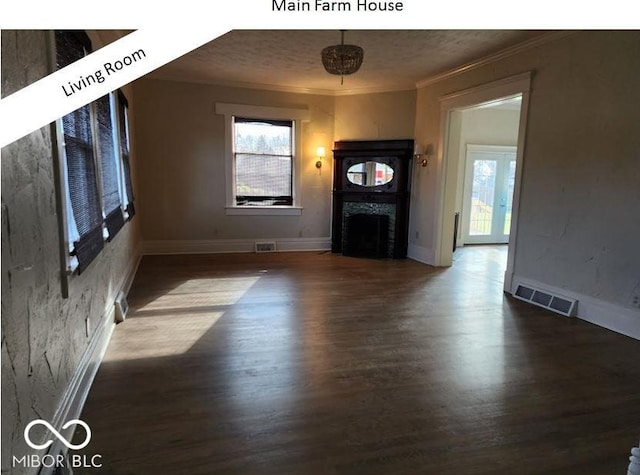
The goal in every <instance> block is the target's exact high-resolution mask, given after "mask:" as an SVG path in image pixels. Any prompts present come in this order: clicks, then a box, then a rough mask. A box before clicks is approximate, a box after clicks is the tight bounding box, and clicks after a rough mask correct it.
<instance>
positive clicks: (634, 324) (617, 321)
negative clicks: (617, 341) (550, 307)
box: [509, 275, 640, 340]
mask: <svg viewBox="0 0 640 475" xmlns="http://www.w3.org/2000/svg"><path fill="white" fill-rule="evenodd" d="M512 282H513V285H512V286H511V290H510V291H509V293H510V294H512V295H513V293H514V292H515V291H516V288H517V287H518V284H520V283H522V284H524V285H528V286H531V287H534V288H538V289H540V290H544V291H548V292H551V293H555V294H559V295H566V296H567V297H571V298H574V299H576V300H577V301H578V310H577V314H576V317H578V318H579V319H581V320H585V321H587V322H589V323H593V324H594V325H598V326H600V327H604V328H607V329H608V330H612V331H614V332H616V333H620V334H622V335H625V336H628V337H631V338H635V339H636V340H640V311H638V310H635V309H632V308H627V307H623V306H621V305H616V304H613V303H610V302H606V301H604V300H600V299H597V298H594V297H589V296H587V295H583V294H580V293H577V292H571V291H570V290H567V289H562V288H559V287H555V286H552V285H548V284H544V283H542V282H538V281H536V280H532V279H527V278H525V277H520V276H518V275H514V276H513V280H512Z"/></svg>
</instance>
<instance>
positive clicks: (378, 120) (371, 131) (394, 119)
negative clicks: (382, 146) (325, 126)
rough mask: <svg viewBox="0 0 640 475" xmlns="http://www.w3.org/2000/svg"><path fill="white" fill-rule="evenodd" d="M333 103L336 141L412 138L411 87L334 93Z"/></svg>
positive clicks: (413, 106) (413, 103) (413, 96)
mask: <svg viewBox="0 0 640 475" xmlns="http://www.w3.org/2000/svg"><path fill="white" fill-rule="evenodd" d="M335 103H336V106H335V117H336V120H335V133H334V135H335V139H336V140H393V139H410V138H413V133H414V128H415V114H416V91H415V90H411V91H396V92H384V93H376V94H356V95H349V96H337V97H336V98H335Z"/></svg>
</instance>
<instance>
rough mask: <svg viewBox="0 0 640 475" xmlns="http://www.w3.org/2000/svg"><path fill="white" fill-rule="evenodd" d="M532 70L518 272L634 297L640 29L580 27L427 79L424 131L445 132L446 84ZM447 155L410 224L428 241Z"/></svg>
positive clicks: (420, 112)
mask: <svg viewBox="0 0 640 475" xmlns="http://www.w3.org/2000/svg"><path fill="white" fill-rule="evenodd" d="M524 71H533V73H534V74H533V80H532V88H531V89H532V91H531V101H530V108H529V115H528V127H527V136H526V145H525V149H524V164H523V179H522V193H521V201H520V218H519V232H518V237H517V245H516V254H515V269H514V270H515V273H516V274H517V275H519V276H523V277H526V278H530V279H533V280H535V281H539V282H542V283H546V284H548V285H551V286H555V287H558V288H561V289H567V290H569V291H572V292H577V293H580V294H583V295H587V296H590V297H594V298H597V299H599V300H602V301H605V302H610V303H613V304H617V305H619V306H622V307H626V308H630V307H631V302H632V298H633V296H634V295H638V294H640V275H639V274H638V269H640V252H638V244H637V242H638V236H640V219H638V216H640V186H638V183H640V159H639V155H638V150H640V134H638V130H640V108H638V106H637V105H638V104H639V103H640V88H638V87H637V78H638V77H640V33H638V32H633V31H616V32H606V31H599V32H576V33H574V34H571V35H570V36H567V37H564V38H562V39H559V40H556V41H553V42H550V43H547V44H544V45H541V46H539V47H537V48H535V49H531V50H529V51H526V52H523V53H520V54H518V55H515V56H511V57H508V58H505V59H502V60H500V61H498V62H496V63H493V64H490V65H486V66H483V67H480V68H477V69H474V70H472V71H469V72H467V73H464V74H461V75H458V76H455V77H453V78H451V79H447V80H443V81H440V82H437V83H434V84H431V85H429V86H426V87H422V88H420V89H419V90H418V97H417V115H416V135H417V136H421V135H424V136H425V137H426V139H427V140H428V141H429V142H432V143H434V144H438V137H439V134H440V108H439V98H440V97H441V96H443V95H446V94H450V93H453V92H456V91H461V90H464V89H468V88H471V87H474V86H478V85H481V84H486V83H488V82H490V81H493V80H497V79H501V78H504V77H508V76H511V75H515V74H519V73H522V72H524ZM441 167H442V164H441V163H436V162H434V164H433V167H428V169H427V170H425V172H423V173H421V174H420V176H419V177H418V180H417V183H416V184H417V187H414V190H415V189H416V188H417V189H419V193H420V194H421V195H422V196H421V197H420V199H419V200H416V199H413V204H414V207H413V210H412V217H413V219H412V227H413V229H412V230H411V231H412V232H410V236H411V238H412V241H413V243H414V244H416V245H420V246H423V247H424V248H431V247H432V246H433V242H434V239H433V237H434V229H435V226H436V223H435V211H436V208H435V205H434V203H436V189H437V180H436V176H437V173H438V170H439V168H441ZM416 231H418V232H419V236H420V237H419V238H418V239H416V238H415V232H416ZM638 315H639V316H640V312H639V313H638Z"/></svg>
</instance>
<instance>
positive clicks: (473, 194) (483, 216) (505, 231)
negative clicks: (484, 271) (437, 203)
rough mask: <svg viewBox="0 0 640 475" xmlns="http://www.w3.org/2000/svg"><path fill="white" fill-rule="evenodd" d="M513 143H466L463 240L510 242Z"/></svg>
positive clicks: (469, 241)
mask: <svg viewBox="0 0 640 475" xmlns="http://www.w3.org/2000/svg"><path fill="white" fill-rule="evenodd" d="M515 175H516V147H503V146H497V145H468V146H467V160H466V172H465V188H464V195H463V208H462V238H463V242H464V243H465V244H494V243H496V244H498V243H507V242H509V230H510V228H511V210H512V201H513V188H514V182H515Z"/></svg>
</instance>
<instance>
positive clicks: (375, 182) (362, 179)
mask: <svg viewBox="0 0 640 475" xmlns="http://www.w3.org/2000/svg"><path fill="white" fill-rule="evenodd" d="M347 180H349V182H350V183H352V184H354V185H360V186H366V187H374V186H382V185H386V184H387V183H390V182H391V180H393V168H391V167H390V166H389V165H387V164H386V163H382V162H381V161H375V159H373V160H371V161H367V162H360V163H355V164H353V165H351V166H350V167H349V169H348V170H347Z"/></svg>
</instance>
